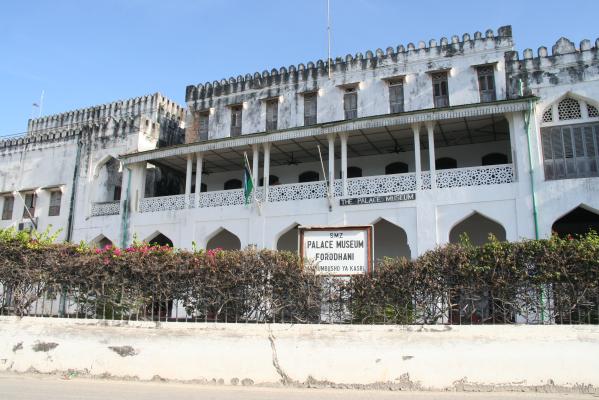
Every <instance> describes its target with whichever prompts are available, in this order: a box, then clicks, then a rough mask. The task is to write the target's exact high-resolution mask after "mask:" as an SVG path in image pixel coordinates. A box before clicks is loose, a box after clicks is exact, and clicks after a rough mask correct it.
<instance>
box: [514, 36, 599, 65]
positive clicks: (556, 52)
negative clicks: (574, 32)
mask: <svg viewBox="0 0 599 400" xmlns="http://www.w3.org/2000/svg"><path fill="white" fill-rule="evenodd" d="M597 49H599V38H597V39H596V40H595V46H593V44H592V42H591V41H590V40H589V39H584V40H582V41H581V42H580V44H579V46H578V48H576V46H575V44H574V42H572V41H571V40H569V39H568V38H565V37H561V38H559V40H558V41H557V42H555V44H554V45H553V46H552V47H551V55H549V52H548V51H547V47H545V46H541V47H539V48H538V49H537V55H536V57H535V55H534V52H533V50H532V49H525V50H524V51H523V52H522V60H520V57H519V54H518V52H517V51H510V52H507V53H506V61H526V60H534V59H535V58H536V59H540V58H547V57H556V56H563V55H568V54H582V53H584V52H586V51H593V50H595V51H596V50H597Z"/></svg>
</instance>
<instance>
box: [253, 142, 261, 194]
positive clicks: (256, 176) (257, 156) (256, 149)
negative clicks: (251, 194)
mask: <svg viewBox="0 0 599 400" xmlns="http://www.w3.org/2000/svg"><path fill="white" fill-rule="evenodd" d="M252 150H253V152H254V154H253V155H252V180H253V181H254V187H255V188H257V187H258V180H259V177H260V174H259V170H260V148H259V147H258V145H257V144H254V145H252Z"/></svg>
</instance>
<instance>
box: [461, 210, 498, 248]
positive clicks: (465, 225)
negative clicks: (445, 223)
mask: <svg viewBox="0 0 599 400" xmlns="http://www.w3.org/2000/svg"><path fill="white" fill-rule="evenodd" d="M463 234H466V235H467V236H468V239H469V240H470V242H471V243H472V244H473V245H475V246H480V245H483V244H485V243H487V242H488V241H489V234H493V235H494V236H495V237H496V238H497V240H500V241H505V237H506V236H505V229H504V228H503V226H501V224H498V223H497V222H495V221H493V220H491V219H489V218H487V217H485V216H484V215H481V214H479V213H477V212H475V213H474V214H472V215H470V216H469V217H468V218H466V219H464V220H463V221H461V222H460V223H458V224H456V225H455V226H454V227H453V228H452V229H451V231H450V232H449V242H450V243H460V236H461V235H463Z"/></svg>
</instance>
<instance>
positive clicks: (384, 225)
mask: <svg viewBox="0 0 599 400" xmlns="http://www.w3.org/2000/svg"><path fill="white" fill-rule="evenodd" d="M385 257H405V258H407V259H410V258H411V257H412V252H411V251H410V246H408V235H407V234H406V231H404V230H403V229H402V228H400V227H399V226H397V225H395V224H392V223H391V222H389V221H387V220H386V219H380V220H379V221H378V222H376V223H375V224H374V260H375V262H376V261H377V260H381V259H383V258H385Z"/></svg>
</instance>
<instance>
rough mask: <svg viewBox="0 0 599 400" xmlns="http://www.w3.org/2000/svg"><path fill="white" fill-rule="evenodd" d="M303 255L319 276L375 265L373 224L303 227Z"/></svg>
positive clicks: (366, 269) (367, 269) (364, 269)
mask: <svg viewBox="0 0 599 400" xmlns="http://www.w3.org/2000/svg"><path fill="white" fill-rule="evenodd" d="M298 232H299V245H300V246H299V247H300V257H301V259H302V260H304V263H310V264H312V265H314V266H315V267H316V273H317V274H319V275H335V276H349V275H357V274H366V273H369V272H370V270H371V268H372V248H373V247H372V225H366V226H318V227H310V226H300V227H299V228H298Z"/></svg>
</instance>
